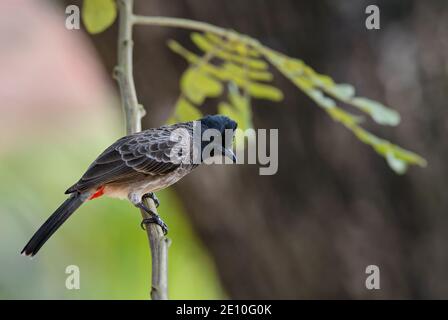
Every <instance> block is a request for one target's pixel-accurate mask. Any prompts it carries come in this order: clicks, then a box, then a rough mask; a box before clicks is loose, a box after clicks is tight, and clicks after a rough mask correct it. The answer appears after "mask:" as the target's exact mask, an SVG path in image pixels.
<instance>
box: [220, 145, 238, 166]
mask: <svg viewBox="0 0 448 320" xmlns="http://www.w3.org/2000/svg"><path fill="white" fill-rule="evenodd" d="M218 150H219V151H220V152H221V154H222V155H223V156H225V157H227V158H229V159H231V160H232V161H233V163H236V155H235V153H234V152H233V150H232V149H230V148H224V147H222V146H219V147H218Z"/></svg>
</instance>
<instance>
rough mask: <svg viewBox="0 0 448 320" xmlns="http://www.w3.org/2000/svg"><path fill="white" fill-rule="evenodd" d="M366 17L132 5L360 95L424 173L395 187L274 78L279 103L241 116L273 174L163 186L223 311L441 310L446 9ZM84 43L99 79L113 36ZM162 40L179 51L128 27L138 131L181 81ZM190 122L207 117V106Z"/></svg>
mask: <svg viewBox="0 0 448 320" xmlns="http://www.w3.org/2000/svg"><path fill="white" fill-rule="evenodd" d="M368 4H370V3H369V1H349V0H342V1H331V0H325V1H324V0H322V1H297V0H284V1H261V0H251V1H218V2H217V1H203V0H184V1H162V0H151V1H142V0H140V1H138V0H137V1H136V9H135V11H136V12H138V13H139V14H147V15H165V16H176V17H185V18H192V19H196V20H202V21H207V22H211V23H213V24H216V25H219V26H222V27H228V28H233V29H235V30H238V31H240V32H242V33H246V34H249V35H251V36H254V37H255V38H258V39H259V40H260V41H262V42H263V43H265V44H267V45H269V46H271V47H272V48H274V49H277V50H280V51H282V52H284V53H286V54H288V55H290V56H294V57H298V58H301V59H303V60H304V61H305V62H307V63H308V64H309V65H311V66H312V67H314V68H315V69H316V70H317V71H319V72H322V73H326V74H329V75H331V76H332V77H334V78H335V79H336V80H337V81H338V82H348V83H352V84H354V85H355V87H356V88H357V89H358V92H359V94H361V95H363V96H367V97H371V98H373V99H377V100H379V101H383V102H385V103H386V104H388V105H391V106H392V107H394V108H396V109H398V110H399V111H400V112H401V114H402V120H403V121H402V124H401V125H400V126H399V127H398V128H393V129H387V128H382V129H380V130H377V131H376V132H377V133H378V134H380V135H383V136H386V137H387V138H389V139H391V140H393V141H396V142H398V143H399V144H401V145H403V146H404V147H406V148H410V149H411V150H415V151H417V152H419V153H421V154H423V155H424V156H425V157H426V158H427V159H428V161H429V167H428V168H427V169H424V170H423V169H420V168H411V170H410V172H409V173H408V174H407V175H405V176H397V175H395V174H394V173H393V172H392V171H391V170H390V169H389V168H388V167H387V165H386V164H385V162H384V161H383V159H381V158H380V157H379V156H377V155H376V154H375V153H374V152H373V151H371V150H370V149H369V147H367V146H365V145H363V144H362V143H360V142H358V141H357V140H356V138H354V137H353V136H352V135H351V134H350V133H348V132H347V131H346V130H345V129H344V128H343V127H342V126H341V125H339V124H337V123H334V122H333V121H331V120H330V119H329V118H328V117H327V115H326V114H325V113H324V112H322V110H320V109H319V107H317V106H316V105H315V104H314V103H313V102H311V101H310V100H309V99H307V98H306V97H305V96H304V95H303V94H302V93H300V92H299V91H297V90H296V89H295V88H294V87H293V86H292V85H291V84H289V83H288V82H287V81H286V80H285V79H283V78H282V77H281V76H279V75H277V77H276V78H277V79H278V80H277V81H278V85H279V86H281V87H282V88H283V90H284V92H285V96H286V98H285V100H284V101H283V102H282V103H279V104H271V103H267V102H263V101H262V102H260V101H254V103H253V104H254V122H255V125H256V127H258V128H278V129H279V139H280V141H279V171H278V173H277V174H276V175H274V176H260V175H258V168H257V167H256V166H254V165H244V166H242V165H241V166H213V167H210V166H207V167H205V166H204V167H201V168H200V169H198V170H197V171H196V172H194V173H192V174H191V175H190V176H188V177H187V178H185V179H184V180H183V181H181V182H180V183H178V184H177V185H176V189H177V190H178V191H179V196H180V197H181V198H182V199H183V201H184V204H185V206H186V208H187V211H188V213H189V215H190V218H191V221H192V223H193V225H194V227H195V229H196V230H197V232H198V234H199V235H200V237H201V238H202V240H203V242H204V243H205V245H206V246H207V247H208V249H209V250H210V252H211V255H212V256H213V258H214V260H215V262H216V265H217V268H218V271H219V274H220V276H221V278H222V281H223V284H224V286H225V288H226V290H227V292H228V294H229V295H230V297H232V298H255V299H257V298H368V299H370V298H448V280H445V279H446V277H445V272H446V270H447V269H448V250H446V243H447V242H448V233H447V232H446V230H447V229H448V215H447V214H446V213H447V212H448V210H447V209H448V197H446V196H445V193H446V186H447V182H446V178H445V177H447V176H448V172H447V169H446V165H445V163H446V160H447V153H448V150H447V144H446V143H444V141H443V140H444V139H445V137H446V136H447V130H448V126H447V125H446V124H447V116H446V114H447V113H446V101H447V100H448V99H447V98H448V90H447V89H448V88H447V84H448V81H447V76H446V73H447V69H446V66H447V65H448V47H447V45H446V39H448V35H447V33H448V31H447V30H448V28H447V27H448V26H447V24H448V22H447V21H448V19H447V17H448V8H447V4H446V1H437V0H434V1H425V2H423V1H421V2H417V1H410V0H409V1H398V0H393V1H390V0H388V1H377V4H378V5H379V7H380V11H381V30H377V31H368V30H366V28H365V26H364V21H365V18H366V14H365V13H364V11H365V8H366V6H367V5H368ZM92 38H93V42H94V44H95V46H96V47H97V49H98V52H99V54H100V55H101V58H102V59H103V61H104V63H105V67H106V69H107V71H108V72H111V70H112V68H113V66H114V65H115V62H116V52H115V51H116V26H114V27H113V28H111V29H110V30H108V31H106V32H105V33H104V34H100V35H97V36H93V37H92ZM168 38H176V39H177V40H179V41H181V42H182V43H184V44H186V45H188V43H189V37H188V32H185V31H181V30H174V29H166V28H158V27H140V26H139V27H137V30H136V32H135V39H134V43H135V57H134V58H135V66H134V69H135V78H136V85H137V92H138V95H139V100H140V101H141V102H142V103H143V105H144V106H145V107H146V109H147V110H148V115H147V117H146V118H144V121H145V126H146V127H149V126H159V125H161V124H162V123H164V122H165V121H166V119H167V118H168V115H169V114H170V112H172V110H173V106H174V103H175V101H176V99H177V96H178V94H179V89H178V79H179V76H180V74H181V72H182V71H183V70H184V69H185V67H186V64H185V62H184V61H183V60H182V58H180V57H178V56H176V55H175V54H173V53H171V52H170V51H169V50H168V49H167V48H166V45H165V43H166V40H167V39H168ZM442 40H443V41H442ZM444 41H445V42H444ZM203 111H204V112H205V113H214V112H215V109H214V104H210V105H207V106H206V107H205V109H204V110H203ZM375 129H378V128H377V127H374V130H375ZM162 212H163V209H162ZM371 264H375V265H378V266H379V267H380V270H381V290H372V291H369V290H367V289H366V288H365V279H366V277H367V275H366V274H365V269H366V267H367V266H368V265H371ZM186 276H187V275H186Z"/></svg>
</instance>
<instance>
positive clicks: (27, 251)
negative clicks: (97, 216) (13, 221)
mask: <svg viewBox="0 0 448 320" xmlns="http://www.w3.org/2000/svg"><path fill="white" fill-rule="evenodd" d="M85 200H86V197H85V195H84V194H80V193H78V192H76V193H73V194H72V195H71V196H70V198H68V199H67V200H65V201H64V203H62V204H61V205H60V206H59V208H57V209H56V211H55V212H54V213H53V214H52V215H51V216H50V217H49V218H48V219H47V221H45V223H44V224H43V225H42V226H41V227H40V228H39V230H37V231H36V233H35V234H34V235H33V237H32V238H31V240H30V241H29V242H28V243H27V244H26V246H25V248H23V250H22V255H25V256H30V257H32V256H34V255H35V254H36V253H37V252H38V251H39V249H40V248H41V247H42V246H43V245H44V243H45V242H46V241H47V240H48V239H49V238H50V237H51V236H52V234H53V233H55V231H56V230H57V229H58V228H59V227H60V226H61V225H62V224H63V223H64V222H65V220H67V219H68V217H70V216H71V215H72V213H73V212H75V211H76V209H78V208H79V207H80V206H81V204H82V203H83V202H84V201H85Z"/></svg>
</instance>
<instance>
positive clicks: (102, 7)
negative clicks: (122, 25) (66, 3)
mask: <svg viewBox="0 0 448 320" xmlns="http://www.w3.org/2000/svg"><path fill="white" fill-rule="evenodd" d="M81 16H82V21H83V22H84V26H85V27H86V29H87V31H88V32H89V33H92V34H95V33H100V32H103V31H104V30H106V29H107V28H108V27H109V26H110V25H111V24H112V23H114V21H115V19H116V17H117V7H116V4H115V1H114V0H84V2H83V6H82V14H81Z"/></svg>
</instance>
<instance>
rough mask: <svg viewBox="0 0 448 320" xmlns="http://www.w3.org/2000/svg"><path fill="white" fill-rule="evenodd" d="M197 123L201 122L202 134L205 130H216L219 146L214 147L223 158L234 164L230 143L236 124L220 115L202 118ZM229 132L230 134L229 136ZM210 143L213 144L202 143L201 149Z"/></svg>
mask: <svg viewBox="0 0 448 320" xmlns="http://www.w3.org/2000/svg"><path fill="white" fill-rule="evenodd" d="M199 121H200V122H201V127H202V131H203V132H204V131H205V130H207V129H213V130H217V131H218V132H219V133H220V135H221V144H220V145H216V147H217V150H219V151H220V152H221V154H222V155H223V156H227V157H229V158H230V159H232V161H233V162H236V157H235V154H234V153H233V151H232V142H233V135H234V132H235V130H236V128H237V126H238V124H237V123H236V122H235V121H233V120H232V119H230V118H228V117H226V116H222V115H208V116H205V117H203V118H202V119H200V120H199ZM229 130H230V131H229ZM226 132H227V134H226ZM229 132H230V133H231V134H230V135H229ZM210 143H213V140H212V141H205V142H203V144H202V148H204V147H205V146H206V145H208V144H210ZM213 155H214V154H211V156H213Z"/></svg>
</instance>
